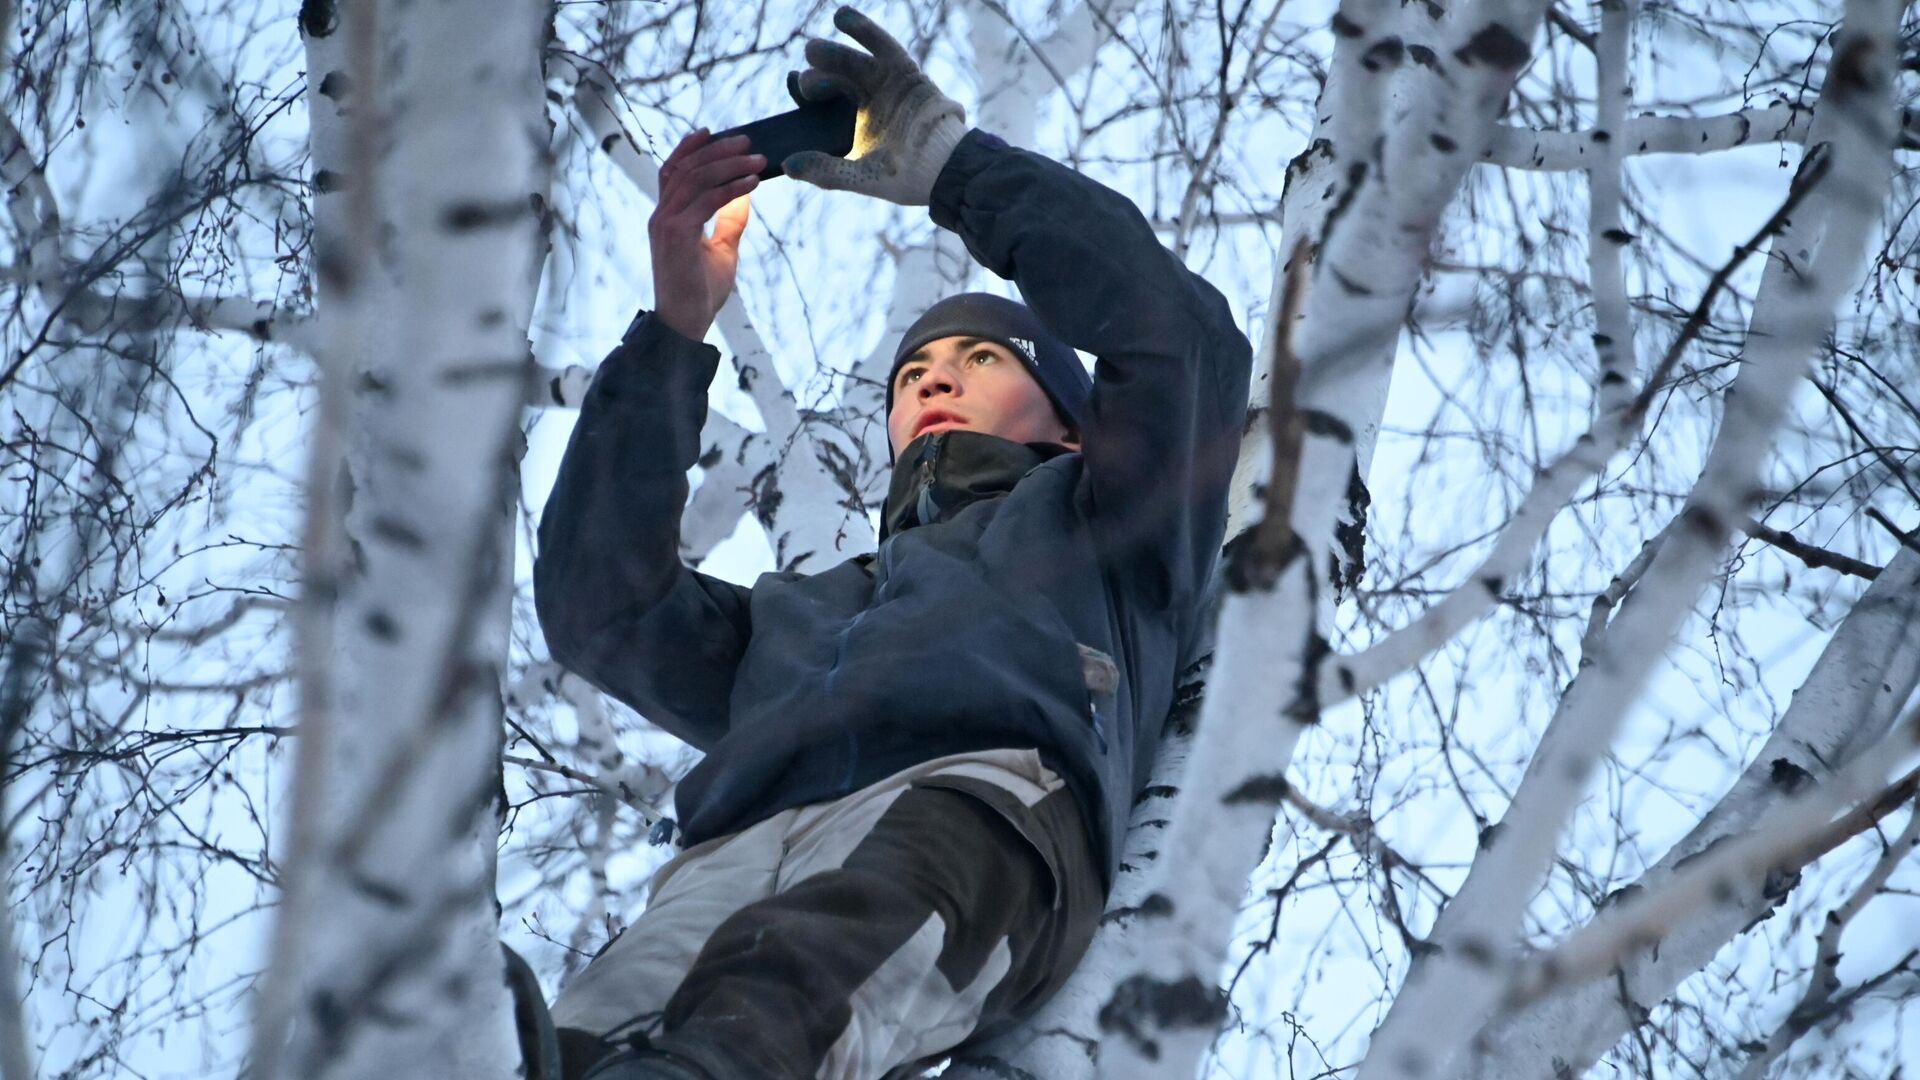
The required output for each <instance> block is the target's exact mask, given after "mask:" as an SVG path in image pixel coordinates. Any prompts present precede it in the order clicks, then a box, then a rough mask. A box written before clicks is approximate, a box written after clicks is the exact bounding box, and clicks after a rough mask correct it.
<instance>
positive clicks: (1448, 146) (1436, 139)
mask: <svg viewBox="0 0 1920 1080" xmlns="http://www.w3.org/2000/svg"><path fill="white" fill-rule="evenodd" d="M1427 141H1428V142H1430V143H1432V144H1433V148H1434V149H1435V150H1438V151H1440V152H1441V153H1443V154H1451V153H1453V152H1454V151H1455V150H1458V149H1460V144H1459V143H1457V142H1454V141H1453V140H1452V139H1449V138H1447V137H1446V136H1445V135H1442V134H1440V133H1439V132H1437V131H1436V132H1434V133H1433V134H1431V135H1429V136H1427Z"/></svg>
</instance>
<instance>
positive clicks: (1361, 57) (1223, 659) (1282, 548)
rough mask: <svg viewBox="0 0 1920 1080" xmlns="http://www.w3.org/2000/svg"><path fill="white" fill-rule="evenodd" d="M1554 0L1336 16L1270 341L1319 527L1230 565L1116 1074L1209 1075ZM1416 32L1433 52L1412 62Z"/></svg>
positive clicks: (1115, 1035)
mask: <svg viewBox="0 0 1920 1080" xmlns="http://www.w3.org/2000/svg"><path fill="white" fill-rule="evenodd" d="M1543 9H1544V4H1541V3H1537V2H1512V3H1494V4H1485V5H1480V6H1478V7H1475V8H1473V9H1470V10H1466V9H1462V8H1460V7H1458V6H1456V7H1455V8H1453V9H1452V13H1450V14H1448V15H1446V16H1445V17H1443V18H1441V19H1439V20H1437V21H1434V20H1430V19H1428V18H1427V16H1426V15H1425V14H1424V13H1423V14H1422V15H1420V16H1418V17H1417V18H1416V16H1413V15H1409V14H1408V13H1407V9H1403V8H1401V7H1400V5H1398V4H1393V3H1386V2H1379V0H1348V2H1345V3H1342V4H1341V6H1340V10H1339V12H1338V13H1337V15H1336V22H1335V33H1336V35H1337V37H1338V39H1339V41H1338V44H1337V46H1336V50H1335V54H1334V60H1333V65H1332V69H1331V73H1330V75H1329V77H1328V80H1327V84H1326V88H1325V90H1324V92H1323V94H1322V97H1321V102H1320V106H1319V107H1318V109H1317V110H1316V113H1315V115H1316V116H1317V117H1320V118H1321V120H1320V122H1319V125H1318V127H1317V128H1316V131H1315V135H1314V137H1313V138H1312V140H1311V142H1310V143H1309V149H1308V151H1307V153H1306V159H1307V163H1306V164H1304V165H1303V164H1302V163H1298V162H1296V164H1295V166H1294V168H1295V170H1297V171H1299V172H1305V171H1308V170H1311V169H1312V168H1313V167H1314V165H1315V164H1318V163H1317V162H1315V160H1314V159H1316V158H1319V159H1323V161H1324V165H1322V166H1321V167H1322V168H1324V169H1325V170H1326V172H1325V174H1324V175H1326V176H1328V177H1329V179H1330V180H1331V183H1329V184H1327V185H1324V186H1318V187H1304V186H1303V185H1301V184H1299V183H1298V182H1297V180H1296V178H1295V177H1291V176H1290V178H1289V180H1290V182H1289V185H1288V198H1287V203H1286V213H1287V214H1288V215H1289V216H1288V220H1287V228H1288V233H1289V237H1290V239H1291V240H1292V241H1293V242H1295V243H1298V242H1299V241H1300V240H1306V241H1308V242H1309V243H1311V244H1312V245H1313V246H1314V260H1313V263H1312V266H1311V270H1310V271H1304V272H1307V273H1309V274H1310V276H1309V277H1308V279H1307V281H1306V282H1304V283H1303V288H1304V291H1305V300H1304V301H1303V302H1302V303H1300V304H1299V305H1298V306H1297V310H1298V311H1299V315H1298V323H1297V325H1294V326H1283V327H1279V328H1277V329H1276V333H1275V334H1274V335H1273V340H1272V342H1271V343H1270V344H1269V345H1268V347H1267V349H1265V350H1264V352H1265V354H1266V355H1267V356H1269V357H1273V356H1275V355H1277V354H1278V353H1279V351H1280V350H1282V349H1285V348H1287V347H1288V345H1289V344H1290V345H1291V351H1292V352H1293V353H1295V354H1296V355H1297V356H1298V357H1299V363H1300V370H1301V376H1300V380H1301V383H1300V389H1299V403H1300V408H1301V409H1302V411H1303V413H1304V414H1305V416H1306V418H1307V419H1306V434H1307V441H1306V446H1305V449H1304V452H1303V453H1302V455H1301V457H1300V458H1299V460H1298V462H1297V466H1298V470H1299V479H1298V487H1297V493H1296V494H1295V496H1294V499H1293V502H1292V521H1291V532H1292V533H1293V534H1296V535H1297V537H1298V538H1299V539H1298V540H1297V541H1295V542H1291V543H1289V542H1287V541H1285V540H1270V541H1269V542H1268V543H1265V544H1257V545H1256V544H1249V545H1248V546H1247V549H1246V550H1247V551H1248V552H1258V553H1260V554H1259V556H1257V557H1255V558H1245V559H1242V560H1240V565H1239V566H1238V567H1235V568H1230V569H1229V572H1228V578H1227V589H1228V591H1227V594H1226V597H1225V599H1224V601H1223V604H1222V609H1221V615H1220V623H1219V626H1218V628H1217V631H1216V641H1217V645H1216V648H1215V653H1214V667H1213V671H1212V674H1211V677H1210V678H1209V685H1208V693H1207V698H1206V703H1205V704H1204V705H1203V707H1202V709H1201V716H1200V722H1199V729H1200V734H1199V736H1198V739H1197V744H1196V746H1195V748H1194V751H1193V756H1192V758H1191V759H1190V760H1189V761H1188V764H1187V767H1186V776H1187V778H1188V780H1187V781H1186V782H1184V783H1183V784H1182V785H1181V788H1182V790H1183V792H1184V793H1185V795H1184V797H1183V798H1181V799H1180V800H1179V801H1178V803H1177V804H1176V807H1175V813H1174V818H1173V821H1172V823H1171V825H1170V826H1169V827H1168V829H1167V832H1166V835H1165V836H1164V838H1163V843H1162V845H1161V851H1162V853H1163V854H1162V858H1161V859H1160V860H1159V862H1158V863H1157V864H1156V866H1155V868H1154V870H1153V871H1152V873H1153V877H1154V882H1155V884H1154V886H1153V889H1152V892H1151V895H1150V896H1149V898H1148V900H1147V901H1146V902H1145V903H1143V904H1142V906H1141V911H1140V913H1139V915H1138V918H1137V922H1136V925H1135V927H1134V933H1135V935H1136V939H1135V946H1134V948H1133V949H1132V950H1131V953H1132V955H1131V957H1130V963H1129V964H1128V966H1127V969H1126V971H1125V973H1124V977H1123V978H1122V979H1121V980H1120V981H1119V984H1118V986H1117V987H1116V989H1115V991H1114V992H1113V994H1112V995H1111V996H1110V997H1109V998H1108V1001H1107V1003H1106V1004H1105V1006H1104V1007H1103V1008H1102V1010H1101V1016H1100V1021H1101V1025H1102V1027H1103V1028H1104V1029H1105V1030H1104V1033H1103V1037H1102V1039H1101V1041H1100V1047H1099V1055H1100V1060H1099V1067H1100V1073H1101V1075H1102V1076H1114V1077H1142V1078H1146V1077H1166V1076H1183V1075H1190V1074H1191V1073H1192V1072H1193V1070H1194V1069H1195V1067H1196V1066H1197V1063H1198V1061H1199V1058H1200V1055H1201V1054H1202V1053H1203V1052H1204V1050H1205V1049H1206V1047H1207V1045H1208V1044H1209V1043H1210V1042H1211V1041H1212V1038H1213V1035H1214V1032H1215V1030H1216V1028H1217V1026H1218V1023H1219V1021H1220V1019H1221V1015H1222V1011H1221V1004H1220V995H1219V991H1218V989H1217V988H1218V986H1219V980H1220V975H1221V970H1222V968H1223V966H1224V963H1225V958H1226V947H1227V943H1228V938H1229V936H1230V935H1231V932H1232V926H1233V922H1234V914H1235V912H1236V911H1237V910H1238V908H1239V905H1240V902H1241V900H1242V898H1243V897H1244V895H1245V892H1246V887H1247V880H1248V877H1249V876H1250V875H1251V873H1252V872H1253V870H1254V868H1255V866H1256V865H1257V864H1258V862H1259V860H1260V857H1261V854H1262V852H1263V850H1264V849H1265V846H1266V843H1267V841H1268V838H1269V836H1270V835H1271V832H1272V829H1273V824H1274V819H1275V814H1276V809H1277V807H1278V805H1279V801H1280V799H1281V797H1282V795H1283V793H1284V791H1285V783H1286V781H1285V776H1286V768H1287V762H1288V760H1289V758H1290V757H1291V755H1292V750H1293V746H1294V743H1295V741H1296V739H1297V738H1298V736H1299V733H1300V730H1301V728H1302V727H1303V726H1304V725H1305V724H1310V723H1313V722H1315V721H1316V720H1317V719H1318V713H1319V708H1318V705H1317V703H1316V702H1315V701H1314V700H1313V692H1312V687H1313V685H1314V676H1315V671H1314V669H1315V667H1316V666H1317V655H1316V653H1315V652H1314V651H1313V649H1312V643H1313V641H1314V640H1315V639H1314V634H1313V631H1314V626H1313V620H1314V616H1315V613H1317V612H1318V611H1319V610H1320V608H1319V604H1320V590H1319V588H1318V585H1317V583H1318V582H1321V581H1326V580H1328V577H1327V574H1326V571H1325V569H1324V564H1323V560H1325V559H1326V558H1327V557H1328V554H1329V553H1330V552H1331V550H1332V546H1333V544H1332V541H1333V538H1334V533H1335V524H1336V521H1337V516H1338V514H1339V511H1340V510H1341V509H1342V506H1343V503H1344V502H1345V500H1346V499H1347V498H1348V493H1349V491H1350V490H1351V486H1350V484H1349V477H1350V476H1351V475H1352V471H1353V469H1354V463H1355V460H1356V455H1355V450H1356V441H1357V433H1359V432H1361V431H1364V430H1366V429H1368V428H1369V427H1370V426H1371V425H1372V424H1377V419H1378V411H1377V410H1378V403H1379V401H1380V400H1381V397H1382V393H1381V391H1382V388H1384V385H1385V382H1386V379H1387V376H1388V374H1389V372H1390V371H1391V365H1392V360H1393V356H1394V351H1395V347H1396V344H1397V342H1398V331H1399V326H1400V322H1401V319H1402V317H1403V315H1404V313H1405V312H1406V310H1407V307H1408V305H1409V304H1410V303H1411V300H1412V294H1413V289H1414V286H1415V284H1416V282H1417V280H1418V278H1419V276H1420V273H1421V271H1422V268H1423V267H1424V265H1425V261H1426V257H1427V253H1428V246H1429V244H1430V243H1431V239H1432V237H1433V235H1434V230H1435V228H1436V227H1437V225H1438V223H1439V219H1440V214H1441V211H1442V210H1443V209H1444V207H1445V206H1446V204H1447V203H1448V202H1449V201H1450V200H1451V199H1452V197H1453V194H1454V192H1455V191H1456V190H1457V188H1458V186H1459V184H1460V181H1461V179H1462V178H1463V177H1464V175H1465V173H1466V170H1467V168H1468V167H1469V165H1470V164H1471V162H1472V160H1473V157H1474V150H1475V149H1476V148H1479V147H1482V146H1484V145H1485V144H1486V142H1487V139H1488V137H1489V134H1490V132H1491V129H1492V125H1493V121H1494V119H1495V118H1496V117H1497V115H1498V111H1499V109H1500V107H1501V105H1502V104H1503V103H1504V102H1505V100H1506V97H1507V94H1508V92H1509V91H1510V89H1511V87H1512V85H1513V80H1514V79H1515V78H1516V77H1517V76H1518V74H1519V72H1520V71H1521V69H1522V68H1523V67H1524V66H1525V64H1526V62H1527V60H1528V59H1529V57H1530V56H1531V51H1532V50H1531V46H1530V45H1529V42H1530V40H1531V39H1532V36H1533V33H1534V30H1535V28H1536V27H1537V26H1538V24H1539V21H1540V17H1541V14H1542V11H1543ZM1416 33H1417V34H1418V35H1419V36H1418V37H1412V36H1411V35H1413V34H1416ZM1410 45H1412V46H1417V47H1418V49H1419V50H1420V51H1419V53H1418V54H1417V55H1419V56H1421V57H1422V58H1424V59H1423V61H1422V63H1419V64H1412V65H1409V64H1407V63H1406V62H1405V61H1406V58H1407V56H1408V55H1409V47H1410ZM1296 200H1298V202H1296ZM1300 203H1304V204H1305V206H1306V207H1312V208H1315V209H1321V212H1322V213H1323V214H1324V217H1323V218H1322V219H1321V223H1319V227H1318V228H1317V229H1313V228H1312V227H1311V226H1309V227H1308V229H1300V228H1299V226H1298V225H1296V224H1295V218H1294V216H1293V215H1294V214H1295V212H1296V211H1295V207H1296V206H1298V205H1299V204H1300ZM1300 216H1301V217H1306V218H1310V217H1311V216H1314V215H1312V214H1311V212H1310V211H1309V212H1308V213H1302V214H1301V215H1300ZM1303 224H1304V223H1303ZM1285 287H1286V286H1285V283H1284V281H1283V280H1281V279H1280V278H1278V277H1277V278H1276V288H1275V302H1274V303H1273V304H1272V305H1271V306H1270V310H1272V311H1276V312H1277V311H1281V310H1283V308H1285V307H1287V305H1285V304H1284V303H1282V302H1281V297H1282V296H1283V295H1284V290H1285ZM1289 339H1290V340H1289ZM1268 369H1269V370H1275V369H1276V365H1273V364H1271V363H1269V364H1268ZM1294 464H1295V463H1293V462H1284V463H1279V464H1278V465H1277V466H1276V467H1278V468H1283V469H1284V468H1290V467H1292V466H1293V465H1294ZM1272 479H1273V478H1271V477H1270V478H1269V482H1272ZM1255 530H1256V532H1257V531H1258V530H1259V526H1258V525H1256V526H1255ZM1274 534H1275V535H1276V536H1284V535H1285V530H1274ZM1302 555H1304V556H1305V557H1301V556H1302ZM1276 691H1277V693H1276Z"/></svg>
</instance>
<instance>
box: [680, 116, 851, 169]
mask: <svg viewBox="0 0 1920 1080" xmlns="http://www.w3.org/2000/svg"><path fill="white" fill-rule="evenodd" d="M859 112H860V110H859V109H858V108H856V107H855V106H854V104H853V102H852V101H851V100H849V99H847V98H844V97H836V98H829V99H827V100H826V101H814V102H809V103H807V104H805V105H802V106H800V107H799V108H797V109H795V110H793V111H792V112H783V113H781V114H780V115H778V116H769V117H767V118H766V119H765V120H755V121H754V122H752V123H750V124H742V125H740V126H739V127H736V128H728V129H727V130H725V131H722V132H717V133H716V134H715V135H714V138H716V139H724V138H726V137H727V136H729V135H745V136H746V137H747V139H748V140H749V142H750V143H751V145H750V146H749V147H748V150H749V152H751V153H755V154H764V155H766V158H767V167H766V168H764V169H761V170H760V179H762V180H771V179H773V178H774V177H776V176H784V175H786V174H785V173H784V172H783V171H782V170H781V168H780V163H781V162H783V161H785V160H787V156H788V155H789V154H797V153H799V152H800V151H802V150H818V151H820V152H822V153H826V154H832V155H833V156H834V157H846V156H847V154H848V152H849V151H851V150H852V149H853V122H854V118H855V117H856V116H858V115H859Z"/></svg>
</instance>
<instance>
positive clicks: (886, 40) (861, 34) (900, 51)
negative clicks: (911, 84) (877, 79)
mask: <svg viewBox="0 0 1920 1080" xmlns="http://www.w3.org/2000/svg"><path fill="white" fill-rule="evenodd" d="M833 25H834V26H836V27H838V28H839V30H840V32H841V33H843V34H845V35H847V36H848V37H850V38H852V39H853V40H855V41H857V42H859V43H860V44H862V45H865V46H866V47H867V51H868V52H870V53H872V54H873V55H874V57H875V58H876V59H878V60H879V61H880V62H881V63H883V64H885V65H887V66H888V67H893V66H895V65H897V64H905V65H907V66H908V67H913V68H918V67H919V65H918V64H915V63H914V62H913V57H911V56H909V55H907V50H906V49H904V48H901V46H900V43H899V42H898V41H896V40H894V37H893V35H892V34H889V33H887V32H886V31H885V30H882V29H880V24H879V23H877V22H874V21H873V20H872V19H869V18H867V17H866V16H865V15H862V14H860V13H859V12H857V11H855V10H853V9H852V8H850V7H843V8H841V9H840V10H839V11H836V12H834V13H833Z"/></svg>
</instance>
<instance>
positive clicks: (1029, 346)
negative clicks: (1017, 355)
mask: <svg viewBox="0 0 1920 1080" xmlns="http://www.w3.org/2000/svg"><path fill="white" fill-rule="evenodd" d="M1007 340H1008V341H1011V342H1013V344H1014V345H1015V346H1016V347H1017V348H1019V350H1020V351H1021V352H1023V353H1026V354H1027V359H1028V360H1029V361H1031V360H1033V359H1034V352H1033V342H1031V341H1028V340H1027V339H1026V338H1023V337H1010V338H1008V339H1007Z"/></svg>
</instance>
